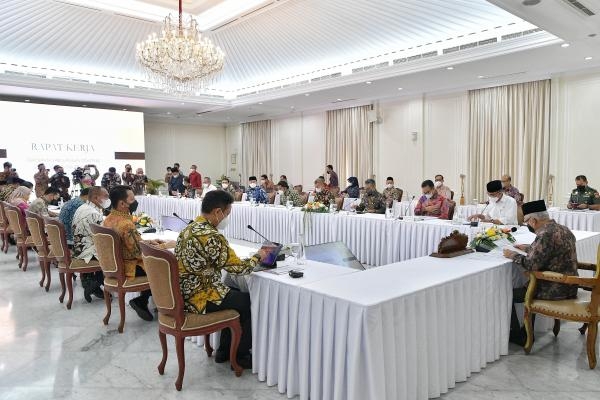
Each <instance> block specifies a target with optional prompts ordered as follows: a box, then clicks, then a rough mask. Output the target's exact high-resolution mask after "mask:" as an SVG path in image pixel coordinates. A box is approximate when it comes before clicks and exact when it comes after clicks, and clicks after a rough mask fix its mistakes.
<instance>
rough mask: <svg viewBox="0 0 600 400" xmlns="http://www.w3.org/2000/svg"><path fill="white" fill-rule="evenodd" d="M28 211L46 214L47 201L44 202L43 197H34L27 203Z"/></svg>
mask: <svg viewBox="0 0 600 400" xmlns="http://www.w3.org/2000/svg"><path fill="white" fill-rule="evenodd" d="M29 211H30V212H32V213H36V214H39V215H42V216H47V215H48V203H46V199H44V198H43V197H41V198H38V199H35V200H34V201H32V202H31V204H30V205H29Z"/></svg>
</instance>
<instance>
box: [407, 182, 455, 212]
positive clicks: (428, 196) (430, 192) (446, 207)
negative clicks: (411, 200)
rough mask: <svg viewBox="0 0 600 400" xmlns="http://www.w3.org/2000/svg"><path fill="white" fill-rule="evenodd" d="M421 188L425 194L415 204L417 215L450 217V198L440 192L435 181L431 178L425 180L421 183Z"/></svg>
mask: <svg viewBox="0 0 600 400" xmlns="http://www.w3.org/2000/svg"><path fill="white" fill-rule="evenodd" d="M421 190H422V192H423V196H421V197H420V198H419V201H418V202H417V205H416V206H415V215H424V216H429V217H438V218H440V219H448V213H449V212H450V204H449V203H448V199H446V198H445V197H443V196H440V195H439V194H438V192H437V191H436V190H435V187H434V184H433V182H432V181H431V180H430V179H427V180H426V181H423V183H421Z"/></svg>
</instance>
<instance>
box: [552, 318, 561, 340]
mask: <svg viewBox="0 0 600 400" xmlns="http://www.w3.org/2000/svg"><path fill="white" fill-rule="evenodd" d="M552 332H553V333H554V336H558V334H559V332H560V319H555V320H554V327H553V328H552Z"/></svg>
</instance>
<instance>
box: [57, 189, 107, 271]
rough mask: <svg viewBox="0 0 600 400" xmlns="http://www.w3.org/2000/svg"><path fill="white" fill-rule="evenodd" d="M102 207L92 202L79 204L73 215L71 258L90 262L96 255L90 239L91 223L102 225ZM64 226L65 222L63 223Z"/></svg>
mask: <svg viewBox="0 0 600 400" xmlns="http://www.w3.org/2000/svg"><path fill="white" fill-rule="evenodd" d="M103 219H104V218H103V215H102V209H100V208H99V207H97V206H96V205H95V204H94V203H92V202H89V201H88V202H87V203H85V204H83V205H81V206H80V207H79V208H78V209H77V210H76V211H75V215H73V222H72V224H71V225H72V227H73V258H78V259H80V260H85V262H86V263H88V262H90V260H91V259H92V257H95V258H98V257H97V255H96V247H95V246H94V241H93V240H92V230H91V229H90V225H91V224H96V225H102V220H103ZM65 227H66V224H65Z"/></svg>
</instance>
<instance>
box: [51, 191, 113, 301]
mask: <svg viewBox="0 0 600 400" xmlns="http://www.w3.org/2000/svg"><path fill="white" fill-rule="evenodd" d="M84 190H87V191H88V195H87V201H86V202H85V204H83V205H81V206H80V207H79V208H77V210H76V211H75V215H73V220H72V223H71V228H72V229H71V230H72V233H73V259H74V260H83V262H84V263H86V264H87V263H89V262H90V260H92V259H95V260H97V259H98V257H97V256H96V248H95V247H94V241H93V240H92V231H91V229H90V224H98V225H101V224H102V221H103V220H104V217H103V210H105V209H107V208H110V200H109V199H108V192H107V191H106V189H105V188H103V187H99V186H92V187H91V188H89V189H84ZM82 193H83V191H82ZM67 204H69V203H67ZM65 206H66V204H65ZM63 208H64V207H63ZM61 214H62V210H61ZM65 227H66V225H65ZM103 284H104V276H103V275H102V271H97V272H90V273H85V274H81V285H82V286H83V297H84V298H85V300H86V301H87V302H88V303H91V302H92V294H93V295H94V296H96V297H97V298H99V299H103V298H104V291H103V290H102V288H101V286H102V285H103Z"/></svg>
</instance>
